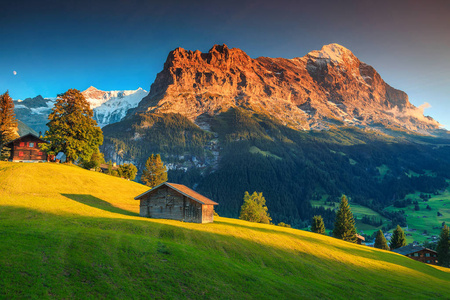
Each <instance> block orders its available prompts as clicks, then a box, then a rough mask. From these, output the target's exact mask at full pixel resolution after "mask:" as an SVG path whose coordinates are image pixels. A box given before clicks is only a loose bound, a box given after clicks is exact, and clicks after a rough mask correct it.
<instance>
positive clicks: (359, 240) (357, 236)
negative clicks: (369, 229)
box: [356, 234, 366, 245]
mask: <svg viewBox="0 0 450 300" xmlns="http://www.w3.org/2000/svg"><path fill="white" fill-rule="evenodd" d="M365 241H366V239H365V238H364V237H363V236H362V235H359V234H356V243H357V244H358V245H362V244H363V243H364V242H365Z"/></svg>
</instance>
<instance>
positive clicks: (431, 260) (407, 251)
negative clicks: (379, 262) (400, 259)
mask: <svg viewBox="0 0 450 300" xmlns="http://www.w3.org/2000/svg"><path fill="white" fill-rule="evenodd" d="M392 251H393V252H396V253H399V254H403V255H406V256H408V257H409V258H412V259H414V260H417V261H421V262H424V263H427V264H432V265H436V264H437V252H436V251H434V250H431V249H428V248H425V247H422V246H419V245H415V244H409V245H407V246H404V247H400V248H397V249H394V250H392Z"/></svg>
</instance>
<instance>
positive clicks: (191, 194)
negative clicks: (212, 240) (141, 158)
mask: <svg viewBox="0 0 450 300" xmlns="http://www.w3.org/2000/svg"><path fill="white" fill-rule="evenodd" d="M162 186H167V187H169V188H171V189H173V190H175V191H177V192H178V193H180V194H183V195H184V196H186V197H188V198H189V199H192V200H194V201H196V202H198V203H200V204H205V205H219V203H217V202H214V201H212V200H211V199H208V198H206V197H205V196H203V195H200V194H199V193H197V192H196V191H194V190H191V189H190V188H188V187H187V186H185V185H182V184H177V183H170V182H164V183H161V184H160V185H158V186H155V187H154V188H152V189H151V190H148V191H147V192H145V193H142V194H140V195H139V196H136V197H135V198H134V199H135V200H140V199H141V198H142V197H143V196H145V195H148V194H151V193H153V192H154V191H156V190H157V189H159V188H161V187H162Z"/></svg>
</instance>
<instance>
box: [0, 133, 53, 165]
mask: <svg viewBox="0 0 450 300" xmlns="http://www.w3.org/2000/svg"><path fill="white" fill-rule="evenodd" d="M43 143H48V142H47V141H44V140H43V139H41V138H39V137H38V136H36V135H34V134H32V133H28V134H26V135H24V136H21V137H19V138H17V139H15V140H13V141H11V142H9V143H7V144H6V145H5V146H6V147H8V148H10V149H11V155H10V157H9V160H10V161H15V162H43V161H47V154H46V153H45V152H44V151H42V150H41V148H40V147H39V145H40V144H43Z"/></svg>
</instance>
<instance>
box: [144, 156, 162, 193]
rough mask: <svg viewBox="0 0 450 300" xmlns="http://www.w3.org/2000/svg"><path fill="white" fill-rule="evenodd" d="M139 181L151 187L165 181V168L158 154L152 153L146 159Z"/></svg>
mask: <svg viewBox="0 0 450 300" xmlns="http://www.w3.org/2000/svg"><path fill="white" fill-rule="evenodd" d="M141 181H142V182H143V183H144V184H145V185H148V186H149V187H151V188H154V187H155V186H157V185H160V184H161V183H163V182H166V181H167V168H166V166H164V163H163V162H162V160H161V156H160V155H159V154H156V155H155V154H152V155H151V156H150V157H149V158H148V159H147V162H146V163H145V169H144V172H142V176H141Z"/></svg>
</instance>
